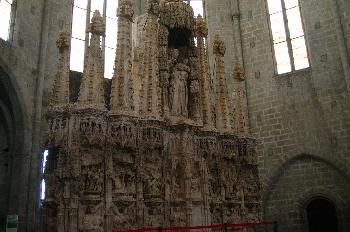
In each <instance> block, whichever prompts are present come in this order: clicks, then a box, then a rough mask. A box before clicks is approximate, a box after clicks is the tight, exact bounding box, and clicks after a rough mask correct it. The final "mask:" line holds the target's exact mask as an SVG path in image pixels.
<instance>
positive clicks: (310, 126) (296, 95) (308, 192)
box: [240, 0, 350, 231]
mask: <svg viewBox="0 0 350 232" xmlns="http://www.w3.org/2000/svg"><path fill="white" fill-rule="evenodd" d="M335 2H336V1H330V0H322V1H312V0H301V1H300V5H301V12H302V18H303V24H304V29H305V36H306V41H307V47H308V49H309V58H310V63H311V67H310V68H309V69H306V70H302V71H297V72H293V73H289V74H284V75H276V74H275V71H274V70H275V67H274V60H273V48H272V38H271V34H270V26H269V19H268V13H267V5H266V1H264V0H247V1H241V4H240V14H241V31H242V41H243V55H244V64H245V71H246V76H247V92H248V109H249V114H250V124H251V132H252V135H253V136H254V137H256V138H258V139H259V141H260V145H259V146H258V153H259V156H260V158H259V160H260V161H259V164H260V176H261V180H262V183H263V185H264V192H263V201H264V206H265V210H266V212H265V213H266V214H265V217H266V219H271V220H276V219H277V220H280V225H281V229H282V230H283V231H304V230H306V229H307V227H306V225H307V224H306V223H307V221H306V218H305V215H303V214H302V212H303V210H304V207H305V206H303V205H300V204H299V202H301V201H303V202H306V201H307V200H308V199H309V198H311V197H312V196H313V195H315V194H322V195H324V196H326V197H328V198H330V199H333V198H334V199H335V204H336V207H339V208H341V210H339V211H338V213H339V215H338V216H339V219H340V220H341V222H342V223H343V224H342V227H343V229H344V230H345V231H346V230H348V223H349V219H348V217H347V216H346V215H348V207H349V202H348V197H346V195H349V189H347V188H345V186H346V185H348V184H349V183H348V181H349V179H348V175H349V167H350V166H349V165H350V163H349V130H350V124H349V119H350V118H349V117H350V114H349V113H350V112H349V90H348V89H347V87H346V86H347V85H346V78H347V77H349V74H347V73H346V72H344V70H345V68H343V64H344V63H343V62H344V53H345V55H347V57H349V50H347V51H346V50H345V49H344V48H342V46H341V41H342V40H344V39H345V42H346V44H347V45H349V42H348V41H349V32H348V31H349V29H348V27H349V18H347V17H346V15H348V14H349V12H350V8H349V7H347V8H346V7H345V5H346V4H347V5H348V3H346V1H338V2H339V3H340V7H339V9H340V12H339V13H338V12H337V9H336V4H335ZM337 14H340V15H341V16H342V18H341V19H342V21H341V22H342V26H343V28H344V35H345V36H346V37H345V38H342V34H341V33H339V31H337V30H338V29H339V27H338V26H339V25H338V26H337V17H339V15H337ZM337 27H338V28H337ZM347 49H349V46H348V47H347ZM342 54H343V55H342ZM342 59H343V60H342ZM342 61H343V62H342ZM345 62H348V64H349V60H345ZM302 154H308V155H312V157H314V158H313V159H311V158H307V159H298V160H297V161H295V159H296V157H298V156H299V155H302ZM336 180H337V181H336ZM330 189H331V191H328V190H330ZM342 194H343V196H344V198H343V199H344V202H339V201H338V200H337V197H338V198H339V199H341V197H340V196H341V195H342ZM333 196H337V197H333ZM343 209H344V210H343Z"/></svg>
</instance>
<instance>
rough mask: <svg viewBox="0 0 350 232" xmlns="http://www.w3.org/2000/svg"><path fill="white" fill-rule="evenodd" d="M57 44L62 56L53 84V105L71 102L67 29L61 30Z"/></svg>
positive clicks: (68, 36)
mask: <svg viewBox="0 0 350 232" xmlns="http://www.w3.org/2000/svg"><path fill="white" fill-rule="evenodd" d="M56 44H57V47H58V49H59V53H60V54H59V55H60V58H59V63H58V72H57V74H56V77H55V81H54V84H53V93H52V99H51V103H52V104H53V105H65V104H68V103H69V46H70V35H69V33H68V32H66V31H64V32H61V33H60V37H59V39H58V40H57V42H56Z"/></svg>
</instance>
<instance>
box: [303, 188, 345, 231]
mask: <svg viewBox="0 0 350 232" xmlns="http://www.w3.org/2000/svg"><path fill="white" fill-rule="evenodd" d="M317 199H323V200H326V201H329V202H330V203H331V205H333V206H334V209H335V212H336V215H337V221H338V229H339V231H341V230H340V229H341V225H342V218H341V215H342V214H341V211H340V209H339V206H341V205H345V204H346V202H345V201H344V200H343V199H342V198H341V197H340V196H338V195H336V193H334V192H331V191H329V190H328V189H324V190H323V191H322V193H313V192H309V193H307V194H305V196H303V197H301V198H300V199H299V200H298V201H297V207H298V208H299V209H300V215H302V220H303V225H304V229H305V230H306V231H307V230H308V222H307V221H308V219H307V211H306V208H307V206H308V205H309V204H310V203H311V202H312V201H313V200H317Z"/></svg>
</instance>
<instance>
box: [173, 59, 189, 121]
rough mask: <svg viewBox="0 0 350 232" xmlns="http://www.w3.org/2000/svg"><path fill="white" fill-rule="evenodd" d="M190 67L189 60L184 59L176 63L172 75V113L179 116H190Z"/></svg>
mask: <svg viewBox="0 0 350 232" xmlns="http://www.w3.org/2000/svg"><path fill="white" fill-rule="evenodd" d="M189 73H190V67H189V66H188V60H187V59H184V60H183V62H182V63H181V62H179V63H177V64H176V65H175V67H174V69H173V73H172V77H171V83H170V85H171V87H170V91H171V98H172V99H171V103H172V104H171V115H173V116H179V117H184V118H187V117H188V110H187V105H188V88H187V81H188V78H189Z"/></svg>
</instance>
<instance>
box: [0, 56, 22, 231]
mask: <svg viewBox="0 0 350 232" xmlns="http://www.w3.org/2000/svg"><path fill="white" fill-rule="evenodd" d="M18 89H19V88H18V86H17V83H16V82H15V79H14V76H13V75H11V72H10V71H9V69H8V68H7V67H6V65H4V62H2V60H0V127H1V128H2V132H1V133H2V134H1V135H0V136H3V138H4V140H3V146H2V147H0V155H1V157H0V168H1V169H4V170H5V171H4V174H3V176H0V184H1V190H0V195H1V199H2V202H0V220H1V221H3V220H4V218H5V216H6V214H9V213H15V212H19V207H20V206H19V204H20V202H19V200H18V199H17V195H18V192H19V190H18V188H20V187H18V186H16V185H17V184H16V183H18V181H19V179H20V178H21V177H20V175H21V174H20V173H21V171H22V170H21V167H16V165H17V164H20V165H19V166H21V164H22V163H23V162H24V161H23V160H22V159H23V158H22V157H23V155H22V154H23V148H24V147H23V145H24V139H25V136H24V125H25V124H24V114H23V105H22V102H21V99H23V98H21V96H20V95H21V93H20V92H19V91H18ZM0 227H1V226H0ZM0 230H1V228H0Z"/></svg>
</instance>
